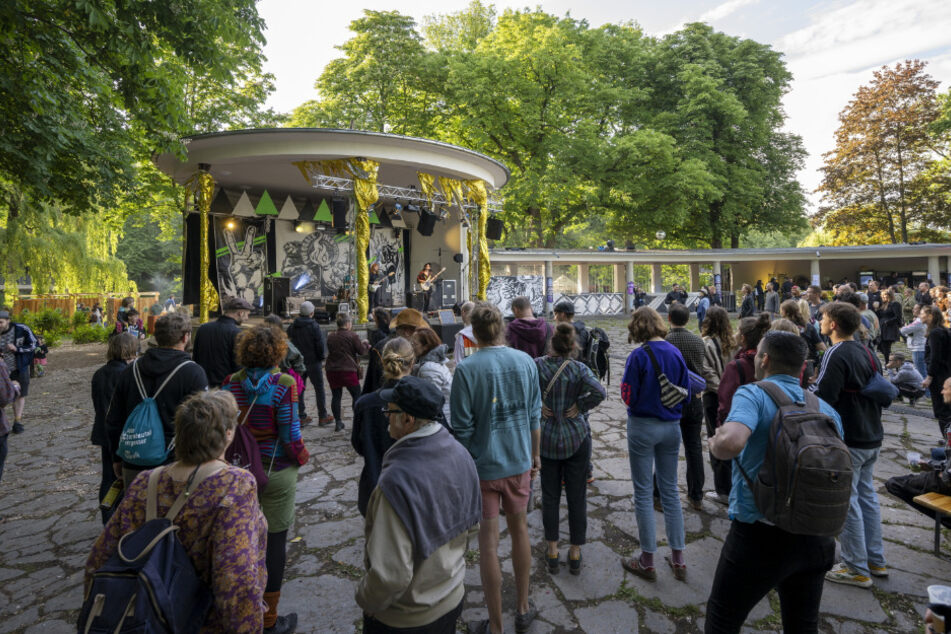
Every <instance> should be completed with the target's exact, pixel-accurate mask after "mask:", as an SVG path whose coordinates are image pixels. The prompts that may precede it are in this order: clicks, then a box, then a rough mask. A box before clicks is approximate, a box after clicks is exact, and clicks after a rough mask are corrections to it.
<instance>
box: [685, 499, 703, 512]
mask: <svg viewBox="0 0 951 634" xmlns="http://www.w3.org/2000/svg"><path fill="white" fill-rule="evenodd" d="M687 503H688V504H690V508H692V509H693V510H695V511H702V510H703V498H700V499H699V500H695V499H693V498H687Z"/></svg>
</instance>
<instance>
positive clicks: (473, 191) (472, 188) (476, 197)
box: [466, 180, 492, 301]
mask: <svg viewBox="0 0 951 634" xmlns="http://www.w3.org/2000/svg"><path fill="white" fill-rule="evenodd" d="M466 189H467V192H468V195H469V198H470V199H471V200H472V202H474V203H475V204H477V205H478V206H479V236H478V237H479V246H478V248H479V272H478V275H479V299H481V300H482V301H485V297H486V291H487V290H488V288H489V278H491V277H492V263H491V262H490V261H489V239H488V238H486V236H485V231H486V227H487V225H488V222H489V195H488V192H486V189H485V181H482V180H471V181H466Z"/></svg>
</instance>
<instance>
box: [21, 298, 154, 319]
mask: <svg viewBox="0 0 951 634" xmlns="http://www.w3.org/2000/svg"><path fill="white" fill-rule="evenodd" d="M126 297H132V298H133V300H134V302H135V304H134V305H135V308H136V310H138V311H139V313H140V315H141V317H142V319H143V321H144V320H145V316H146V315H148V310H149V308H151V307H152V305H153V304H156V303H158V301H159V294H158V293H139V294H137V295H112V294H97V293H76V294H69V295H24V296H22V297H19V298H17V299H16V300H15V301H14V302H13V313H14V314H15V315H18V314H20V313H22V312H23V311H25V310H28V311H30V312H31V313H38V312H41V311H44V310H46V309H52V310H57V309H59V310H60V311H61V312H62V313H63V314H64V315H66V316H67V317H72V316H73V313H75V312H76V306H77V305H78V304H79V303H80V302H81V303H82V304H83V305H85V306H86V307H87V308H92V307H93V305H94V304H96V303H98V304H99V305H100V306H102V315H103V318H104V319H105V320H106V321H112V320H113V319H115V316H116V313H118V312H119V305H120V304H121V303H122V300H123V299H124V298H126Z"/></svg>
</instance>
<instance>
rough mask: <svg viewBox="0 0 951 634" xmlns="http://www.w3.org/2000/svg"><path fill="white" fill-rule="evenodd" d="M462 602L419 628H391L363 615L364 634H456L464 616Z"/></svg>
mask: <svg viewBox="0 0 951 634" xmlns="http://www.w3.org/2000/svg"><path fill="white" fill-rule="evenodd" d="M463 603H465V601H460V602H459V605H457V606H456V607H455V608H453V609H452V610H449V611H448V612H446V613H445V614H444V615H442V616H441V617H439V618H438V619H436V620H435V621H433V622H432V623H429V624H428V625H420V626H419V627H390V626H389V625H387V624H385V623H381V622H380V621H377V620H376V619H375V618H373V617H372V616H368V615H366V614H364V615H363V634H455V632H456V621H458V620H459V615H460V614H462V604H463Z"/></svg>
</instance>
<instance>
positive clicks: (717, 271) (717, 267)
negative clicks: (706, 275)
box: [713, 261, 725, 292]
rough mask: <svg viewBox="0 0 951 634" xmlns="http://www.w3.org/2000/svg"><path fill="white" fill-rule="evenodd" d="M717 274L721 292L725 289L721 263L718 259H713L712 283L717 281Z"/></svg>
mask: <svg viewBox="0 0 951 634" xmlns="http://www.w3.org/2000/svg"><path fill="white" fill-rule="evenodd" d="M717 275H719V276H720V291H721V292H722V291H723V290H725V287H724V284H723V265H722V264H721V263H720V261H715V262H714V263H713V284H714V285H716V283H717Z"/></svg>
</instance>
